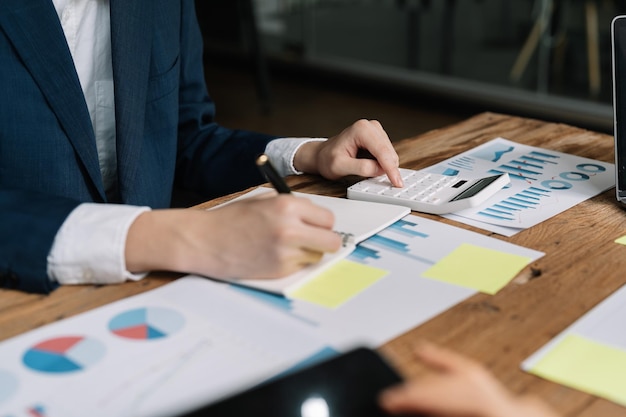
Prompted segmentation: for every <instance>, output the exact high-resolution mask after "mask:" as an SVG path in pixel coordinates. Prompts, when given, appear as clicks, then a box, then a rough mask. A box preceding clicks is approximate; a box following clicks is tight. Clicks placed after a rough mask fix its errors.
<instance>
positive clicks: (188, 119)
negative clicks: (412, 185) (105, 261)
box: [0, 0, 401, 293]
mask: <svg viewBox="0 0 626 417" xmlns="http://www.w3.org/2000/svg"><path fill="white" fill-rule="evenodd" d="M65 3H68V2H67V1H66V0H59V1H57V0H2V1H1V2H0V91H2V94H1V96H0V286H2V287H6V288H16V289H20V290H24V291H33V292H44V293H45V292H49V291H51V290H53V289H54V288H55V287H56V286H58V285H59V283H66V282H68V283H81V282H85V283H99V282H103V281H99V280H98V273H97V271H96V273H95V275H96V276H95V277H94V276H91V275H92V274H91V272H89V271H92V270H91V269H90V268H91V267H87V268H85V269H84V270H85V271H87V272H85V273H84V275H85V277H86V279H85V280H84V281H80V280H72V279H68V280H67V281H63V276H64V274H63V273H59V272H58V271H61V272H62V271H65V270H68V271H69V270H70V269H64V268H65V267H64V266H61V267H59V268H57V269H58V270H57V272H51V268H52V267H51V265H52V264H53V263H54V262H53V259H52V258H55V256H53V254H52V252H51V251H52V250H53V249H54V248H55V247H56V245H57V244H58V245H60V244H61V243H62V241H63V239H64V238H65V239H66V240H67V236H71V234H69V235H68V233H70V232H71V231H73V232H72V233H79V234H78V235H80V233H82V232H83V231H82V229H81V228H82V227H83V226H81V225H82V224H83V223H81V222H80V221H78V222H76V223H74V224H73V226H72V227H70V226H67V229H68V230H65V225H66V224H67V223H69V222H70V217H71V216H74V214H73V213H75V212H76V211H77V209H78V208H79V207H82V206H85V205H89V203H96V204H98V206H96V207H95V208H96V209H99V208H101V207H100V205H102V206H103V207H107V208H111V209H115V208H116V207H118V206H119V204H115V203H122V204H123V205H126V206H129V207H147V208H149V209H147V210H145V211H142V212H140V213H139V214H137V215H134V216H135V217H132V222H129V224H128V225H127V227H126V228H125V229H123V230H122V237H123V239H122V245H121V249H119V248H118V249H119V250H117V249H116V250H117V252H119V253H120V256H121V257H122V263H123V265H122V266H123V267H124V268H125V269H126V271H125V272H124V273H127V274H130V275H133V274H135V273H138V274H139V273H143V272H147V271H150V270H157V269H165V270H173V271H180V272H189V273H198V274H203V275H207V276H218V277H219V276H241V277H250V278H268V277H276V276H282V275H285V274H287V273H290V272H293V271H295V270H296V269H298V268H300V267H302V265H305V264H307V263H310V262H315V261H316V260H317V259H319V257H320V256H321V254H322V253H323V252H328V251H333V250H336V249H337V248H338V247H339V244H340V242H339V240H338V238H337V236H335V234H334V233H332V221H333V219H332V214H331V213H328V212H327V211H326V210H324V209H322V208H320V207H316V206H313V205H312V204H310V203H308V202H307V201H301V200H302V199H298V198H296V197H292V196H284V195H280V196H274V197H272V198H262V199H257V200H253V201H251V202H246V203H241V204H233V205H232V206H233V207H230V208H224V209H219V210H215V211H214V212H212V213H209V212H206V211H200V210H176V209H168V208H169V206H170V202H171V197H172V189H173V187H174V186H178V187H182V188H185V189H189V190H194V191H196V192H198V193H201V194H202V196H203V197H204V198H206V199H210V198H213V197H215V196H220V195H224V194H227V193H231V192H234V191H237V190H241V189H245V188H246V187H249V186H252V185H255V184H259V183H262V182H265V181H264V179H263V178H262V176H261V175H260V173H259V172H258V170H257V168H256V166H255V164H254V159H255V157H256V156H257V155H258V154H260V153H262V152H264V151H266V149H269V148H268V146H270V144H271V143H274V142H275V139H277V138H276V137H274V136H270V135H265V134H261V133H256V132H248V131H241V130H233V129H227V128H225V127H222V126H219V125H218V124H217V123H216V122H215V120H214V114H215V105H214V103H213V101H212V100H211V98H210V97H209V95H208V93H207V90H206V87H205V83H204V73H203V68H202V44H201V35H200V31H199V28H198V25H197V21H196V15H195V11H194V3H193V1H192V0H108V1H107V0H98V2H95V3H102V4H104V5H105V6H104V7H106V14H104V15H102V16H105V17H106V19H109V18H110V23H108V24H110V31H109V29H108V28H107V29H106V33H107V35H108V34H110V48H109V49H108V50H109V51H110V62H109V65H110V67H111V69H112V81H113V88H112V89H111V92H114V94H113V97H114V101H112V102H111V103H108V104H107V103H98V105H99V106H102V107H103V108H105V109H104V111H106V106H107V105H108V106H109V107H114V110H112V109H111V112H113V111H114V113H112V114H114V134H113V139H112V140H113V142H114V144H113V148H114V150H115V152H114V156H113V158H112V161H113V164H114V166H115V176H114V177H113V178H114V181H113V182H112V183H111V184H112V185H111V184H109V186H107V185H106V184H105V181H104V180H103V178H105V177H106V176H103V172H104V171H103V170H102V167H101V164H102V161H101V159H102V158H103V154H102V150H101V149H100V144H97V141H96V136H97V135H96V133H95V132H97V129H98V128H99V127H98V126H97V123H98V118H97V116H95V117H94V113H93V112H92V111H91V110H92V109H90V108H89V106H88V105H87V103H86V97H87V96H86V93H85V91H89V90H88V89H89V88H91V87H94V86H95V88H96V89H98V88H100V87H101V84H98V83H95V84H94V85H87V86H85V85H82V84H81V82H82V81H83V79H81V78H80V76H79V74H80V66H79V65H75V64H76V63H75V62H74V60H75V59H78V58H77V57H76V56H73V53H74V50H73V49H72V48H74V47H75V46H76V45H75V44H76V42H81V38H80V37H79V38H77V39H78V40H77V39H74V38H73V37H70V36H69V35H68V34H67V33H66V31H67V30H68V29H67V27H66V26H63V19H60V16H61V15H60V14H59V13H61V12H62V11H63V10H64V7H76V6H75V5H71V6H67V5H65ZM79 3H80V2H79ZM99 7H100V6H99ZM109 10H110V15H109ZM63 16H65V15H63ZM79 23H80V22H79ZM83 23H84V22H83ZM98 36H99V35H98ZM98 39H99V38H98ZM96 46H98V45H96ZM78 47H80V44H79V45H78ZM83 48H84V45H83ZM276 143H278V142H276ZM359 148H366V149H367V150H369V151H370V152H371V153H372V154H373V155H374V156H375V157H376V159H374V160H362V159H357V158H356V151H357V150H358V149H359ZM282 156H283V157H284V158H285V159H288V158H287V156H284V155H282ZM286 163H287V165H288V164H289V163H292V164H293V169H294V172H309V173H314V174H321V175H323V176H324V177H326V178H329V179H337V178H340V177H341V176H344V175H347V174H357V175H363V176H372V175H379V174H381V173H387V174H388V175H389V176H390V178H391V180H392V181H393V182H395V183H396V184H400V183H401V179H400V177H399V173H398V170H397V166H398V157H397V155H396V153H395V151H394V150H393V147H392V146H391V143H390V141H389V138H388V137H387V135H386V134H385V132H384V130H383V129H382V127H381V126H380V124H379V123H378V122H376V121H367V120H361V121H358V122H356V123H354V124H353V125H352V126H349V127H348V128H347V129H346V130H344V131H343V132H341V133H340V134H338V135H336V136H334V137H331V138H330V139H328V140H325V141H322V140H316V141H306V140H303V142H302V144H301V145H299V146H298V147H296V151H295V155H293V159H292V160H291V162H289V161H287V162H286ZM282 172H283V174H285V170H283V171H282ZM289 173H290V172H287V173H286V174H289ZM86 203H87V204H86ZM92 208H93V207H92ZM83 217H85V216H83ZM86 217H89V215H87V216H86ZM104 218H105V219H108V217H107V216H105V217H104ZM241 219H244V220H241ZM245 219H249V220H245ZM235 220H237V221H236V222H235ZM92 223H95V224H96V225H99V224H100V223H101V222H99V221H98V222H92ZM235 223H236V224H235ZM85 227H87V226H85ZM70 229H71V230H70ZM77 231H78V232H77ZM115 233H117V232H115ZM115 233H114V234H115ZM226 235H228V236H230V237H229V238H226V237H225V236H226ZM115 236H117V234H116V235H115ZM251 236H254V238H253V237H251ZM116 238H117V237H116ZM94 242H95V243H94ZM97 242H98V237H97V235H96V236H95V237H94V236H90V240H89V241H88V242H85V243H84V244H82V243H81V242H78V243H76V242H74V244H73V245H74V246H75V247H78V246H80V245H81V244H82V245H83V246H94V248H93V251H92V252H91V255H89V256H90V257H91V258H92V259H90V261H91V262H92V263H93V262H94V261H95V262H96V263H97V262H98V260H99V257H100V256H102V258H105V257H106V256H105V255H100V254H99V252H98V248H97V246H98V245H97ZM70 246H71V245H70ZM79 249H80V248H79ZM59 253H63V254H65V250H59ZM64 256H65V255H64ZM107 256H108V255H107ZM51 259H52V260H51ZM55 259H56V258H55ZM80 259H82V258H80V257H79V260H80ZM242 259H243V260H245V262H241V261H242ZM71 263H72V262H70V264H71ZM74 266H76V265H73V264H72V265H70V267H72V268H73V267H74ZM68 268H69V267H68ZM53 269H54V268H53ZM88 272H89V273H88ZM123 275H124V274H123V273H122V276H120V277H119V280H118V281H117V282H121V281H123V280H125V279H126V278H125V277H124V276H123ZM135 279H138V278H135ZM111 282H113V281H111Z"/></svg>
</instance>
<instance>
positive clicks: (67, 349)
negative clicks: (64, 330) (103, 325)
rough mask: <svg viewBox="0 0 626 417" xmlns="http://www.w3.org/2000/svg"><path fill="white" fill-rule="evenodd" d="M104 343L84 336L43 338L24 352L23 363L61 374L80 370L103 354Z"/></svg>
mask: <svg viewBox="0 0 626 417" xmlns="http://www.w3.org/2000/svg"><path fill="white" fill-rule="evenodd" d="M105 351H106V349H105V347H104V344H102V343H101V342H99V341H97V340H95V339H91V338H88V337H85V336H63V337H55V338H52V339H47V340H44V341H43V342H39V343H37V344H36V345H34V346H32V347H31V348H30V349H28V350H27V351H26V353H24V356H23V358H22V361H23V363H24V365H25V366H26V367H27V368H29V369H32V370H34V371H39V372H43V373H49V374H63V373H68V372H77V371H82V370H84V369H86V368H88V367H90V366H91V365H93V364H95V363H96V362H98V361H99V360H100V359H102V357H104V354H105Z"/></svg>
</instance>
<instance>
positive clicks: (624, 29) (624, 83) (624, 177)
mask: <svg viewBox="0 0 626 417" xmlns="http://www.w3.org/2000/svg"><path fill="white" fill-rule="evenodd" d="M611 42H612V58H613V121H614V126H613V135H614V141H615V193H616V197H617V200H618V201H619V202H621V203H622V204H624V205H626V16H616V17H615V18H614V19H613V21H612V22H611Z"/></svg>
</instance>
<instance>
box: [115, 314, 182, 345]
mask: <svg viewBox="0 0 626 417" xmlns="http://www.w3.org/2000/svg"><path fill="white" fill-rule="evenodd" d="M184 325H185V318H184V317H183V316H182V315H181V314H180V313H178V312H176V311H175V310H171V309H169V308H163V307H143V308H137V309H134V310H128V311H125V312H123V313H120V314H118V315H117V316H115V317H114V318H113V319H112V320H111V321H110V322H109V330H110V331H111V332H112V333H114V334H116V335H118V336H120V337H123V338H126V339H136V340H152V339H161V338H164V337H168V336H169V335H171V334H173V333H176V332H177V331H179V330H180V329H182V328H183V326H184Z"/></svg>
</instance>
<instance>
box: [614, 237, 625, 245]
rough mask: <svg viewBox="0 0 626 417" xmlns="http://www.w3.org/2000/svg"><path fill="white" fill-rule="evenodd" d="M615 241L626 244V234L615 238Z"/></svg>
mask: <svg viewBox="0 0 626 417" xmlns="http://www.w3.org/2000/svg"><path fill="white" fill-rule="evenodd" d="M615 243H619V244H620V245H626V236H622V237H620V238H618V239H615Z"/></svg>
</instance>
